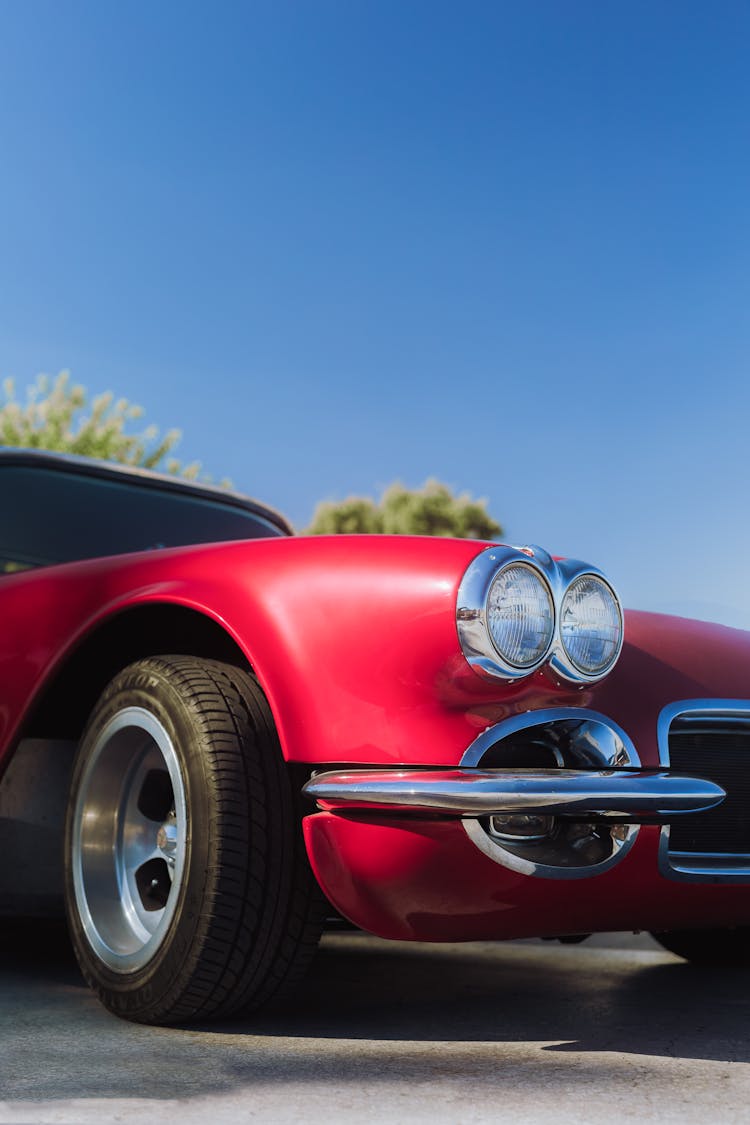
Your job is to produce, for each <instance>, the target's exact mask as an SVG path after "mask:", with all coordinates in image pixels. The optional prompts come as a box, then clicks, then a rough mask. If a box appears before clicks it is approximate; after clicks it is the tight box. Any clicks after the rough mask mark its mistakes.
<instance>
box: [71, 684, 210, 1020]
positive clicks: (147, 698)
mask: <svg viewBox="0 0 750 1125" xmlns="http://www.w3.org/2000/svg"><path fill="white" fill-rule="evenodd" d="M129 707H138V708H142V709H143V710H144V711H146V712H148V713H149V714H151V715H153V716H154V718H156V719H157V720H158V722H159V723H161V724H162V726H163V727H164V729H165V730H166V732H167V734H168V736H169V738H170V739H171V741H172V745H173V748H174V751H175V755H176V757H177V761H178V764H179V769H180V772H181V775H182V781H183V785H184V789H185V806H186V811H187V818H186V819H187V823H186V831H185V840H184V849H185V855H184V866H183V876H182V881H181V885H180V887H179V888H178V891H177V894H178V899H177V902H176V904H175V910H174V913H173V915H172V918H171V920H170V923H169V925H168V927H167V930H166V932H165V934H164V936H163V938H162V940H161V942H160V944H159V945H158V947H157V949H156V950H155V951H154V954H153V957H152V958H151V960H150V961H149V962H148V963H147V964H146V965H144V966H143V967H141V968H139V969H137V970H133V971H130V972H123V973H120V972H115V971H114V970H113V969H111V968H110V967H109V966H108V965H107V964H106V963H105V962H103V961H102V960H101V959H100V958H99V957H98V956H97V954H96V953H95V952H94V951H93V949H92V948H91V945H90V944H89V941H88V938H87V936H86V933H85V931H84V928H83V925H82V922H81V919H80V916H79V912H78V907H77V902H76V895H75V890H74V886H73V875H72V868H73V865H72V851H73V838H72V837H73V831H74V825H75V820H76V817H75V811H76V805H77V801H78V794H79V792H80V788H81V783H82V780H83V777H84V774H85V771H86V768H87V766H88V763H89V760H90V757H91V754H92V751H93V749H94V747H95V746H96V744H97V741H98V739H99V736H100V734H101V732H102V730H103V729H104V727H105V726H106V725H107V724H108V723H109V722H111V720H112V719H113V718H114V717H115V716H116V715H117V714H118V713H119V712H121V711H122V710H124V709H125V708H129ZM201 728H202V723H201V720H200V717H199V716H198V715H197V714H196V713H195V712H194V710H193V709H192V708H191V707H190V703H189V700H185V699H184V698H183V697H182V695H181V694H180V692H179V690H178V689H177V688H176V687H175V685H174V684H173V683H171V682H170V680H169V679H168V678H167V676H165V675H163V674H160V673H159V671H158V670H157V669H155V668H149V669H146V668H144V667H143V666H141V667H138V668H135V667H134V668H130V669H126V670H125V671H124V672H123V673H121V674H120V675H119V676H118V677H116V679H115V680H114V681H113V682H112V684H111V685H110V687H109V688H108V689H107V690H106V691H105V693H104V695H103V696H102V699H101V700H100V703H99V705H98V706H97V707H96V709H95V711H94V713H93V715H92V718H91V720H90V722H89V724H88V726H87V728H86V730H85V731H84V735H83V738H82V740H81V745H80V748H79V751H78V754H77V756H76V761H75V765H74V768H73V775H72V782H71V798H70V802H69V806H68V814H67V823H66V831H65V899H66V910H67V914H68V925H69V928H70V932H71V937H72V940H73V945H74V949H75V952H76V956H77V958H78V961H79V964H80V966H81V970H82V972H83V975H84V977H85V979H86V980H87V982H88V983H89V984H90V985H91V987H93V988H94V989H95V990H96V991H97V992H98V993H99V995H100V997H101V998H102V1000H103V1001H104V1002H105V1003H106V1005H107V1007H109V1008H110V1009H111V1010H113V1011H115V1012H117V1014H120V1015H123V1016H126V1017H128V1018H130V1019H139V1018H142V1019H148V1020H149V1021H150V1020H153V1019H155V1018H158V1012H159V1009H161V1008H163V1009H164V1010H165V1011H168V1010H170V1009H171V1008H172V1006H173V1004H174V999H173V998H174V996H176V995H178V994H180V993H181V992H182V991H183V989H184V982H185V980H186V979H187V978H189V976H190V974H191V972H192V967H193V964H194V962H195V960H196V959H197V957H198V956H199V954H200V950H201V948H202V935H201V932H200V931H201V918H202V914H203V911H202V904H203V902H204V901H205V898H206V895H210V894H211V890H212V888H211V886H210V883H211V880H212V871H214V870H215V865H212V864H211V862H210V853H211V822H212V810H211V800H210V793H211V786H210V779H209V778H208V777H207V776H206V756H205V754H203V753H202V749H203V741H204V738H205V735H204V732H203V731H202V729H201Z"/></svg>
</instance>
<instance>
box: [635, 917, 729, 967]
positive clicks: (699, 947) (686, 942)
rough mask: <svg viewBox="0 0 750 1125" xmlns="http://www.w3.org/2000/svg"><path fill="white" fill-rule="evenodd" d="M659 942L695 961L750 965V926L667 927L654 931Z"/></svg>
mask: <svg viewBox="0 0 750 1125" xmlns="http://www.w3.org/2000/svg"><path fill="white" fill-rule="evenodd" d="M651 936H652V937H653V938H655V939H656V941H658V942H659V945H662V946H663V947H664V948H665V949H668V950H669V952H670V953H676V954H677V956H678V957H684V959H685V960H686V961H691V962H692V963H693V964H694V965H706V966H714V967H715V968H725V967H726V968H734V969H747V968H749V967H750V927H748V926H737V927H736V928H735V929H731V930H730V929H712V930H665V931H662V932H660V933H652V935H651Z"/></svg>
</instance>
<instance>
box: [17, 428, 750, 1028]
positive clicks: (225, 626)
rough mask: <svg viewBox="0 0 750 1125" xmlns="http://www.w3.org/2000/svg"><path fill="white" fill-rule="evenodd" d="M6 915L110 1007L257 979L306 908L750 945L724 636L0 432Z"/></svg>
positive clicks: (511, 932)
mask: <svg viewBox="0 0 750 1125" xmlns="http://www.w3.org/2000/svg"><path fill="white" fill-rule="evenodd" d="M0 487H2V496H3V511H4V519H3V526H2V532H1V533H0V535H1V536H2V538H1V539H0V543H1V544H2V546H1V549H0V572H1V573H2V577H1V578H0V621H2V627H1V628H0V764H1V765H2V768H3V770H4V773H3V778H2V782H0V856H1V857H2V876H1V880H2V882H1V885H0V909H2V911H3V912H4V913H5V914H7V913H9V912H15V913H20V914H24V915H27V916H30V915H44V914H50V913H54V912H55V910H57V909H61V908H62V905H63V902H64V905H65V909H66V911H67V916H68V922H69V927H70V933H71V936H72V941H73V944H74V947H75V951H76V955H77V957H78V959H79V962H80V965H81V968H82V971H83V974H84V976H85V977H86V979H87V980H88V981H89V983H90V984H91V986H92V987H93V988H95V989H96V991H97V993H98V994H99V996H100V997H101V999H102V1000H103V1002H104V1003H105V1004H106V1005H107V1006H108V1007H109V1008H110V1009H111V1010H112V1011H114V1012H116V1013H117V1014H118V1015H121V1016H125V1017H129V1018H131V1019H134V1020H140V1021H143V1022H151V1023H175V1022H184V1021H187V1020H191V1019H204V1018H207V1017H209V1016H225V1015H227V1014H229V1013H231V1012H234V1011H236V1010H238V1009H245V1008H249V1007H253V1006H258V1005H259V1004H261V1003H263V1002H265V1001H267V1000H270V999H272V998H275V997H278V996H280V995H284V994H286V993H288V992H289V990H290V989H292V988H293V986H294V985H295V983H296V982H297V981H298V980H299V977H300V974H301V973H302V971H303V970H304V968H305V966H306V963H307V962H308V961H309V959H310V958H311V956H312V953H313V950H314V948H315V944H316V941H317V939H318V936H319V934H320V931H321V927H322V926H323V924H324V922H325V920H326V918H327V917H331V916H332V915H333V914H338V916H339V917H343V918H345V919H348V920H349V921H350V922H352V923H354V924H355V925H356V926H358V927H361V928H363V929H365V930H369V931H371V932H373V933H375V934H379V935H381V936H384V937H390V938H401V939H416V940H421V941H456V940H467V939H476V938H482V939H489V938H511V937H520V936H530V935H541V936H548V937H554V936H559V937H561V938H566V937H567V938H570V939H574V938H575V937H577V936H578V935H585V934H589V933H591V932H593V931H599V930H623V929H648V930H651V931H654V932H655V933H656V935H657V937H658V938H659V940H660V941H662V943H663V944H664V945H665V946H666V947H667V948H668V949H670V950H673V951H675V952H677V953H679V954H681V955H683V956H685V957H688V958H693V959H696V960H711V959H713V958H716V959H717V960H720V961H721V962H723V963H727V962H730V961H740V962H743V961H744V962H747V961H748V960H749V959H750V942H749V941H748V933H750V931H748V930H747V929H746V927H748V926H749V925H750V893H749V892H748V885H747V884H748V882H749V881H750V820H748V818H747V816H746V809H747V807H748V802H749V801H750V794H748V785H749V781H748V778H750V771H748V769H747V765H746V757H747V754H748V751H749V749H750V637H748V635H747V634H745V633H742V632H740V631H738V630H733V629H728V628H723V627H718V626H712V625H707V624H702V623H698V622H693V621H687V620H681V619H677V618H669V617H662V616H657V615H653V614H646V613H631V612H628V614H627V625H626V630H625V633H624V634H623V614H622V611H621V608H620V603H619V601H618V599H617V596H616V594H615V592H614V590H613V587H612V585H611V584H610V582H609V581H608V580H607V579H606V578H605V577H604V576H603V575H602V574H601V573H600V572H599V571H598V570H597V569H596V568H595V567H592V566H589V565H587V564H585V563H582V562H575V561H571V560H569V559H566V560H559V559H557V560H556V559H554V558H552V557H551V556H550V555H549V554H547V552H546V551H543V550H541V549H540V548H538V547H520V548H517V547H509V546H505V545H502V544H496V543H493V544H486V543H478V542H476V541H470V540H449V539H431V538H418V537H414V538H410V537H388V536H337V537H321V538H294V537H292V536H291V534H290V532H291V529H290V528H289V526H288V525H287V524H286V522H285V521H284V520H283V519H282V518H281V517H280V516H279V515H278V514H276V513H275V512H273V511H272V510H270V509H269V508H266V507H264V506H262V505H260V504H257V503H255V502H253V501H250V500H247V499H245V498H243V497H240V496H237V495H234V494H232V493H229V492H225V491H222V490H219V489H214V488H210V487H207V486H199V485H196V484H191V483H187V482H184V481H179V480H177V479H174V478H168V477H161V476H158V475H155V474H150V473H145V472H139V471H137V470H132V471H130V470H124V469H120V468H117V467H114V466H108V465H105V464H103V463H96V462H90V461H85V460H79V459H73V458H66V457H61V456H56V455H51V454H41V453H34V452H23V451H13V450H5V451H0Z"/></svg>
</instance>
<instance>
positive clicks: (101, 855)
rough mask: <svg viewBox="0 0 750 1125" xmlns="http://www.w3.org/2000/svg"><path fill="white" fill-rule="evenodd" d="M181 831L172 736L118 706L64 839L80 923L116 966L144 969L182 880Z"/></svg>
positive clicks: (134, 710)
mask: <svg viewBox="0 0 750 1125" xmlns="http://www.w3.org/2000/svg"><path fill="white" fill-rule="evenodd" d="M187 829H188V824H187V803H186V797H185V784H184V781H183V777H182V771H181V768H180V763H179V760H178V758H177V754H176V752H175V748H174V745H173V742H172V739H171V737H170V735H169V734H168V733H167V731H166V729H165V728H164V727H163V726H162V724H161V723H160V722H159V721H158V719H156V717H155V716H154V715H153V714H151V712H149V711H146V710H144V709H143V708H141V707H126V708H123V710H121V711H119V712H118V713H117V714H116V715H115V716H114V717H113V718H112V719H111V720H110V721H109V722H108V723H107V724H106V726H105V727H104V728H103V729H102V731H101V733H100V734H99V737H98V739H97V740H96V742H95V744H94V746H93V748H92V750H91V753H90V755H89V759H88V762H87V763H86V767H85V770H84V772H83V776H82V778H81V784H80V786H79V788H78V793H77V798H76V805H75V810H74V814H73V836H72V842H71V862H72V875H73V886H74V892H75V900H76V906H77V909H78V914H79V917H80V920H81V925H82V926H83V929H84V931H85V933H86V937H87V938H88V941H89V943H90V945H91V948H92V950H93V951H94V953H95V954H96V955H97V957H99V958H100V960H101V961H103V962H104V964H105V965H106V966H107V968H109V969H111V970H113V971H114V972H116V973H132V972H135V971H137V970H138V969H141V968H143V966H144V965H146V964H148V962H149V961H150V960H151V959H152V958H153V956H154V954H155V953H156V951H157V950H158V948H159V946H160V945H161V944H162V942H163V941H164V937H165V935H166V933H167V930H168V928H169V924H170V922H171V920H172V918H173V916H174V913H175V908H176V905H177V900H178V898H179V891H180V887H181V884H182V880H183V876H184V871H185V852H186V844H187Z"/></svg>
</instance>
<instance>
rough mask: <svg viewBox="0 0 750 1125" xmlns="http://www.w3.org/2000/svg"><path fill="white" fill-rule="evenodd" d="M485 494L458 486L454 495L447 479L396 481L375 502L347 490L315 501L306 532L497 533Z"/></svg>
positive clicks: (469, 535)
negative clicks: (476, 496) (336, 498)
mask: <svg viewBox="0 0 750 1125" xmlns="http://www.w3.org/2000/svg"><path fill="white" fill-rule="evenodd" d="M486 504H487V501H486V500H473V499H472V497H471V496H470V495H469V494H468V493H466V492H463V493H461V494H460V495H458V496H455V495H454V494H453V492H452V491H451V489H450V488H448V486H447V485H445V484H441V482H440V481H437V480H428V481H427V482H426V484H425V485H424V486H423V487H422V488H418V489H409V488H404V486H403V485H402V484H399V483H398V482H396V483H395V484H392V485H391V486H390V487H389V488H387V489H386V490H385V492H384V493H383V495H382V496H381V498H380V501H379V503H377V504H376V503H375V501H374V500H370V499H369V498H367V497H358V496H350V497H349V498H348V499H347V500H343V501H342V502H341V503H338V504H335V503H331V502H330V501H326V502H324V503H322V504H318V506H317V508H316V509H315V513H314V515H313V520H312V523H311V524H310V526H309V527H308V528H307V529H306V534H308V535H340V534H345V533H367V532H370V533H372V532H376V533H381V534H389V535H444V536H455V537H456V538H458V539H497V538H498V536H500V535H502V532H503V529H502V527H501V526H500V524H499V523H498V522H497V520H495V519H493V518H492V516H491V515H490V514H489V513H488V512H487V508H486Z"/></svg>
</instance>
